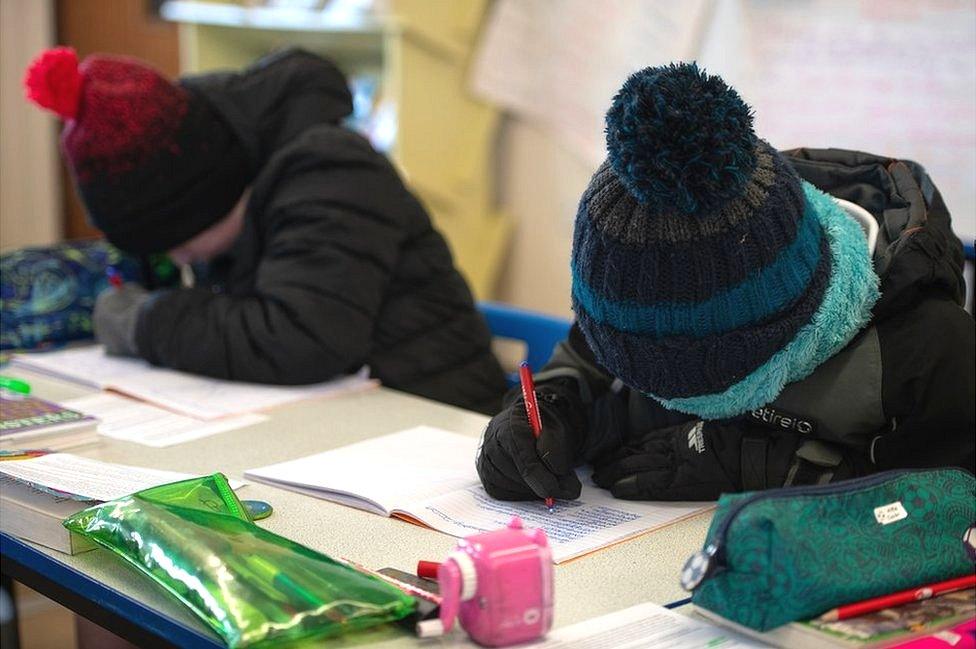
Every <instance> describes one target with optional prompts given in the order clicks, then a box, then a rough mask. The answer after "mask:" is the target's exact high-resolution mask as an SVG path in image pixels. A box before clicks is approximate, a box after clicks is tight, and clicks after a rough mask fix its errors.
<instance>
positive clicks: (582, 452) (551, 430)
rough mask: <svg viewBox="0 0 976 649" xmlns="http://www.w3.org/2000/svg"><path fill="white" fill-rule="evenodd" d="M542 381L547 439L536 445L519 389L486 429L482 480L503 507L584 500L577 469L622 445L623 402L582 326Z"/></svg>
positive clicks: (539, 387) (480, 471)
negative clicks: (505, 502) (545, 500)
mask: <svg viewBox="0 0 976 649" xmlns="http://www.w3.org/2000/svg"><path fill="white" fill-rule="evenodd" d="M535 379H536V394H537V396H538V402H539V411H540V414H541V416H542V435H541V436H540V437H539V439H538V440H536V439H534V437H533V435H532V430H531V428H530V427H529V424H528V420H527V418H526V413H525V402H524V400H523V399H522V394H521V391H520V390H519V389H518V388H514V389H513V390H511V391H510V392H509V393H508V395H507V396H506V398H505V403H504V408H503V409H502V411H501V412H500V413H498V414H497V415H495V417H494V418H493V419H492V420H491V421H490V422H489V424H488V427H487V428H486V429H485V433H484V436H483V437H482V443H481V448H480V451H479V453H478V458H477V462H476V466H477V469H478V474H479V476H480V477H481V481H482V484H483V485H484V486H485V490H486V491H487V492H488V493H489V495H491V496H492V497H494V498H498V499H501V500H531V499H534V498H545V497H548V496H553V497H556V498H564V499H572V498H577V497H579V494H580V489H581V485H580V482H579V480H578V479H577V478H576V474H575V468H576V467H577V466H578V465H580V464H582V463H585V462H592V461H593V459H594V458H596V457H598V456H600V455H602V454H604V453H607V452H609V451H610V450H612V449H615V448H616V447H617V446H619V444H620V441H621V439H622V436H623V435H624V431H625V428H626V409H625V401H624V397H623V395H622V394H621V393H620V389H619V388H620V386H618V385H614V382H613V379H612V378H611V377H609V376H608V375H607V374H606V373H605V372H604V371H603V370H601V369H600V368H599V367H598V366H597V365H596V362H595V360H593V359H592V353H591V352H590V350H589V348H588V347H587V346H586V341H585V340H584V339H583V336H582V334H581V333H580V332H579V329H578V328H577V327H576V326H575V325H574V326H573V329H572V330H571V332H570V335H569V338H568V339H567V340H565V341H563V342H561V343H560V344H559V345H558V347H557V348H556V350H555V351H554V352H553V356H552V358H551V359H550V361H549V362H548V363H547V364H546V366H545V367H544V368H543V369H542V370H541V371H540V372H538V373H537V374H536V376H535Z"/></svg>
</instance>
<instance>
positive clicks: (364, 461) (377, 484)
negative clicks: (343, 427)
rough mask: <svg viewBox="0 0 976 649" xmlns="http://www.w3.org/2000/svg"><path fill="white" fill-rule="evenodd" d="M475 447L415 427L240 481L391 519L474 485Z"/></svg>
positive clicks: (273, 467) (470, 441)
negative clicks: (286, 489)
mask: <svg viewBox="0 0 976 649" xmlns="http://www.w3.org/2000/svg"><path fill="white" fill-rule="evenodd" d="M477 442H478V440H477V439H474V438H471V437H465V436H463V435H458V434H457V433H450V432H448V431H446V430H440V429H438V428H432V427H430V426H418V427H417V428H412V429H410V430H405V431H401V432H399V433H394V434H392V435H384V436H383V437H374V438H373V439H368V440H365V441H362V442H357V443H355V444H350V445H348V446H343V447H341V448H337V449H334V450H331V451H325V452H324V453H319V454H317V455H310V456H308V457H303V458H299V459H297V460H290V461H288V462H281V463H278V464H272V465H271V466H266V467H261V468H259V469H250V470H248V471H245V473H244V477H245V478H247V479H249V480H254V481H255V482H264V483H267V484H277V485H288V486H289V487H292V488H298V489H296V490H301V491H303V493H310V494H311V495H318V496H319V497H323V498H324V497H328V499H329V500H336V501H339V502H342V503H343V504H345V505H350V506H352V507H358V508H359V509H366V510H368V511H372V512H374V513H377V514H382V515H383V516H389V515H390V514H391V513H392V512H393V511H394V510H395V509H408V508H409V507H410V506H411V504H413V503H419V502H422V501H424V500H427V499H429V498H431V497H433V496H437V495H440V494H444V493H449V492H451V491H455V490H458V489H465V488H467V487H470V486H472V485H476V484H478V476H477V474H476V473H475V470H474V460H475V451H476V450H477ZM302 488H305V489H302ZM317 492H318V493H317ZM322 492H330V495H328V496H326V495H325V494H324V493H322ZM344 496H349V497H348V498H346V497H344Z"/></svg>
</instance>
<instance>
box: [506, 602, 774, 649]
mask: <svg viewBox="0 0 976 649" xmlns="http://www.w3.org/2000/svg"><path fill="white" fill-rule="evenodd" d="M766 646H768V645H765V644H762V643H761V642H757V641H755V640H750V639H748V638H745V637H743V636H741V635H738V634H736V633H735V632H734V631H730V630H727V629H723V628H721V627H719V626H713V625H711V624H708V623H707V622H702V621H700V620H695V619H692V618H690V617H686V616H684V615H681V614H679V613H675V612H674V611H669V610H668V609H666V608H664V607H663V606H658V605H657V604H650V603H647V604H638V605H637V606H632V607H630V608H626V609H623V610H622V611H616V612H614V613H610V614H609V615H602V616H600V617H597V618H593V619H592V620H586V621H585V622H579V623H577V624H573V625H570V626H566V627H563V628H561V629H556V630H555V631H552V632H551V633H549V635H548V637H547V638H546V639H545V640H541V641H539V642H534V643H532V644H527V645H525V647H526V649H564V648H566V649H569V648H570V647H572V649H611V648H612V649H643V648H647V649H652V648H653V649H705V648H708V649H712V648H715V649H747V648H752V647H766Z"/></svg>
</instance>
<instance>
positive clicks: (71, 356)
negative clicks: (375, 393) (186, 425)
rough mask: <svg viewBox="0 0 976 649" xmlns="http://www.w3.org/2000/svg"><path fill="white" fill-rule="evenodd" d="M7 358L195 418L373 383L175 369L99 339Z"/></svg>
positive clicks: (357, 377)
mask: <svg viewBox="0 0 976 649" xmlns="http://www.w3.org/2000/svg"><path fill="white" fill-rule="evenodd" d="M12 362H13V363H14V364H16V365H18V366H20V367H24V368H27V369H30V370H34V371H37V372H42V373H44V374H48V375H50V376H55V377H58V378H62V379H66V380H68V381H73V382H75V383H80V384H82V385H90V386H93V387H97V388H101V389H112V390H115V391H116V392H121V393H123V394H127V395H129V396H132V397H135V398H136V399H142V400H144V401H148V402H150V403H155V404H157V405H160V406H163V407H164V408H169V409H171V410H175V411H176V412H181V413H184V414H187V415H190V416H191V417H197V418H200V419H216V418H218V417H227V416H230V415H238V414H241V413H246V412H255V411H259V410H265V409H267V408H271V407H273V406H278V405H281V404H284V403H289V402H292V401H298V400H300V399H310V398H313V397H326V396H335V395H338V394H343V393H346V392H350V391H355V390H363V389H368V388H370V387H374V386H375V385H376V382H374V381H371V380H370V379H369V378H368V377H369V371H368V370H367V369H366V368H365V367H364V368H363V369H362V370H361V371H360V372H358V373H357V374H354V375H351V376H345V377H341V378H338V379H335V380H334V381H327V382H324V383H316V384H314V385H302V386H280V385H260V384H257V383H243V382H240V381H222V380H219V379H211V378H207V377H204V376H198V375H195V374H188V373H186V372H177V371H175V370H169V369H165V368H160V367H153V366H152V365H150V364H149V363H147V362H145V361H143V360H139V359H133V358H119V357H114V356H108V355H106V354H105V350H104V348H103V347H102V346H100V345H93V346H90V347H78V348H74V349H65V350H60V351H54V352H43V353H35V354H18V355H15V356H14V357H13V359H12Z"/></svg>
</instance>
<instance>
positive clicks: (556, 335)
mask: <svg viewBox="0 0 976 649" xmlns="http://www.w3.org/2000/svg"><path fill="white" fill-rule="evenodd" d="M478 309H479V310H480V311H481V313H482V315H484V316H485V320H486V321H487V322H488V328H489V329H490V330H491V334H492V335H493V336H498V337H500V338H514V339H516V340H521V341H524V342H525V344H526V346H527V347H528V354H527V357H526V360H527V361H528V363H529V367H531V368H532V370H533V371H538V370H539V369H541V368H542V366H543V365H545V364H546V361H548V360H549V357H550V356H552V350H553V349H555V347H556V345H557V344H559V342H560V341H562V340H565V339H566V336H567V335H569V328H570V326H571V325H572V323H571V322H570V321H569V320H566V319H563V318H557V317H555V316H551V315H546V314H544V313H539V312H538V311H529V310H528V309H522V308H519V307H515V306H511V305H510V304H502V303H500V302H479V303H478Z"/></svg>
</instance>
